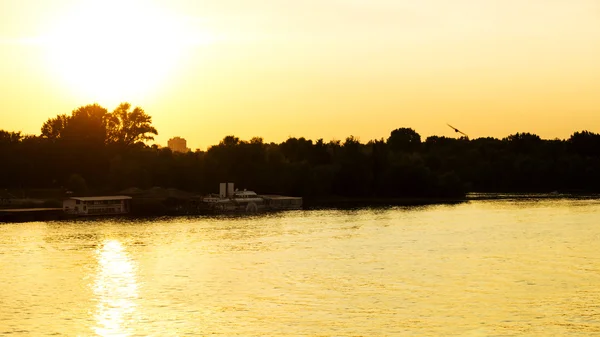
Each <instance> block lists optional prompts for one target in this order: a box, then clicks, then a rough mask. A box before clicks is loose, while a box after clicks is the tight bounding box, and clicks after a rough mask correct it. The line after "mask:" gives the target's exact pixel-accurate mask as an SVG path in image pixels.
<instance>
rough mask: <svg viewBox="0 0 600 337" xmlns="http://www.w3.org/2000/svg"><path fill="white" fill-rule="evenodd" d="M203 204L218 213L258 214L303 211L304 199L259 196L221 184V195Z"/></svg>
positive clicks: (213, 196)
mask: <svg viewBox="0 0 600 337" xmlns="http://www.w3.org/2000/svg"><path fill="white" fill-rule="evenodd" d="M202 203H203V204H204V205H205V206H206V207H207V208H208V209H210V210H214V211H217V212H232V211H241V212H257V211H261V210H286V209H301V208H302V198H297V197H285V196H279V195H258V194H256V192H254V191H248V190H243V191H239V190H236V189H234V185H233V183H221V184H220V186H219V195H218V196H217V195H214V194H213V195H210V196H207V197H204V198H202Z"/></svg>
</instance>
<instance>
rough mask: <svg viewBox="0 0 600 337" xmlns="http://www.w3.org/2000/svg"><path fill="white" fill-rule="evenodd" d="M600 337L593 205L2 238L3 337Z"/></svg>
mask: <svg viewBox="0 0 600 337" xmlns="http://www.w3.org/2000/svg"><path fill="white" fill-rule="evenodd" d="M594 334H596V335H600V200H593V199H588V200H575V199H519V200H517V199H514V200H513V199H506V200H487V201H486V200H479V201H471V202H466V203H462V204H457V205H436V206H426V207H405V208H404V207H393V208H376V209H368V208H366V209H356V210H308V211H293V212H283V213H275V214H269V215H260V216H254V217H189V218H186V217H178V218H161V219H151V220H114V219H113V220H106V219H105V220H93V221H91V220H87V221H81V220H80V221H61V222H48V223H22V224H0V335H2V336H4V335H6V336H523V335H530V336H565V335H573V336H577V335H580V336H589V335H594Z"/></svg>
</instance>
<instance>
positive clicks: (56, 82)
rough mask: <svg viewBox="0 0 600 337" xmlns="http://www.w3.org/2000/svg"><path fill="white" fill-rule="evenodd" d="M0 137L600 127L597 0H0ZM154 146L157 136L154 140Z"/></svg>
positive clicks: (547, 132) (563, 133)
mask: <svg viewBox="0 0 600 337" xmlns="http://www.w3.org/2000/svg"><path fill="white" fill-rule="evenodd" d="M0 13H1V14H0V15H1V20H0V129H5V130H9V131H22V132H24V133H26V134H39V132H40V127H41V125H42V123H43V122H44V121H45V120H46V119H48V118H49V117H52V116H55V115H57V114H62V113H70V112H71V111H72V110H73V109H75V108H77V107H79V106H82V105H86V104H90V103H94V102H97V103H99V104H100V105H102V106H104V107H106V108H107V109H109V110H113V109H114V108H115V107H116V106H117V105H118V103H119V102H122V101H128V102H130V103H132V104H133V105H134V106H141V107H142V108H144V109H145V110H146V112H147V113H148V114H150V115H151V116H152V117H153V122H154V125H155V127H156V128H157V129H158V131H159V136H158V137H156V141H155V142H156V143H158V144H161V145H166V142H167V140H168V139H169V138H171V137H174V136H181V137H184V138H186V139H187V140H188V146H189V147H191V148H201V149H205V148H206V146H209V145H213V144H216V143H218V141H219V140H220V139H222V138H223V137H224V136H225V135H229V134H233V135H236V136H238V137H240V138H242V139H249V138H251V137H253V136H262V137H264V139H265V141H268V142H270V141H275V142H280V141H283V140H285V139H286V138H287V137H289V136H295V137H300V136H304V137H307V138H311V139H317V138H324V139H325V140H331V139H344V138H346V137H347V136H349V135H354V136H357V137H359V138H360V139H361V140H362V141H364V142H366V141H368V140H371V139H375V138H382V137H384V138H387V137H388V135H389V133H390V131H391V130H393V129H395V128H398V127H412V128H414V129H415V130H416V131H417V132H419V133H420V134H421V135H422V136H423V138H425V137H427V136H430V135H440V136H452V137H454V136H455V134H454V132H452V130H450V128H448V127H447V126H446V122H448V123H450V124H453V125H454V126H456V127H458V128H460V129H461V130H462V131H464V132H466V133H467V134H469V136H471V138H477V137H484V136H492V137H505V136H507V135H509V134H512V133H516V132H523V131H527V132H533V133H536V134H539V135H540V136H541V137H542V138H555V137H558V138H567V137H569V135H571V134H572V133H573V132H574V131H579V130H583V129H586V130H590V131H594V132H600V1H598V0H527V1H524V0H453V1H448V0H419V1H415V0H411V1H408V0H303V1H292V0H244V1H241V0H235V1H234V0H219V1H212V0H211V1H208V0H169V1H167V0H164V1H163V0H161V1H158V0H154V1H151V0H145V1H142V0H101V1H100V0H87V1H76V0H52V1H48V0H0ZM151 143H152V142H151Z"/></svg>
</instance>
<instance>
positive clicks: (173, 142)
mask: <svg viewBox="0 0 600 337" xmlns="http://www.w3.org/2000/svg"><path fill="white" fill-rule="evenodd" d="M168 146H169V149H171V151H173V152H183V153H185V152H188V151H190V149H189V148H188V147H187V141H186V140H185V139H184V138H181V137H175V138H171V139H169V142H168Z"/></svg>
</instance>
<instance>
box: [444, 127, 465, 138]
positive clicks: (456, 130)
mask: <svg viewBox="0 0 600 337" xmlns="http://www.w3.org/2000/svg"><path fill="white" fill-rule="evenodd" d="M446 125H448V126H449V127H451V128H452V129H453V130H454V132H458V133H460V134H462V135H464V136H465V137H467V139H469V136H468V135H467V134H466V133H464V132H462V131H460V130H459V129H457V128H455V127H453V126H452V125H450V124H448V123H446Z"/></svg>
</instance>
